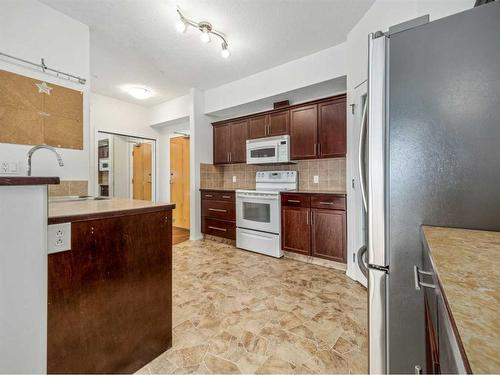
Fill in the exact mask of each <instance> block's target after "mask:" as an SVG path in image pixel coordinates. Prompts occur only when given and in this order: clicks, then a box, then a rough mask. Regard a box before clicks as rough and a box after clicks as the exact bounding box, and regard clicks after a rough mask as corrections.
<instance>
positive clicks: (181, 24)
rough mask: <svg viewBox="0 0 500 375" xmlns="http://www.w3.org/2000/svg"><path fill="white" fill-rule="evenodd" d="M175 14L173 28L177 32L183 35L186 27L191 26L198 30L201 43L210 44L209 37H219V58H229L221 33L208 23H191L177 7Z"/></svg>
mask: <svg viewBox="0 0 500 375" xmlns="http://www.w3.org/2000/svg"><path fill="white" fill-rule="evenodd" d="M177 14H178V16H179V19H178V21H177V22H176V24H175V28H176V29H177V31H178V32H180V33H185V32H186V30H187V28H188V26H192V27H194V28H196V29H198V30H199V31H200V32H201V34H200V40H201V41H202V42H203V43H210V41H211V35H215V36H217V37H219V38H220V39H221V40H222V44H221V47H222V50H221V56H222V57H223V58H225V59H227V58H228V57H229V56H231V53H230V52H229V45H228V43H227V40H226V37H225V35H224V34H223V33H221V32H220V31H217V30H214V29H213V27H212V24H211V23H210V22H206V21H201V22H195V21H192V20H190V19H188V18H186V17H184V15H183V14H182V12H181V10H180V8H179V7H177Z"/></svg>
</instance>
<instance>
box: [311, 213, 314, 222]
mask: <svg viewBox="0 0 500 375" xmlns="http://www.w3.org/2000/svg"><path fill="white" fill-rule="evenodd" d="M311 225H314V211H311Z"/></svg>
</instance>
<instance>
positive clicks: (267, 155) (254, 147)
mask: <svg viewBox="0 0 500 375" xmlns="http://www.w3.org/2000/svg"><path fill="white" fill-rule="evenodd" d="M277 162H278V143H277V142H276V141H267V142H266V141H261V142H255V143H247V164H266V163H277Z"/></svg>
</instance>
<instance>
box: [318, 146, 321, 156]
mask: <svg viewBox="0 0 500 375" xmlns="http://www.w3.org/2000/svg"><path fill="white" fill-rule="evenodd" d="M318 156H321V143H318Z"/></svg>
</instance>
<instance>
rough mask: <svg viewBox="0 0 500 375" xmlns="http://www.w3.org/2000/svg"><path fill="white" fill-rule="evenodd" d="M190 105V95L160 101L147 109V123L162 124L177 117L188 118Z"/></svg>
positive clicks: (175, 119) (177, 118)
mask: <svg viewBox="0 0 500 375" xmlns="http://www.w3.org/2000/svg"><path fill="white" fill-rule="evenodd" d="M190 106H191V95H184V96H180V97H178V98H174V99H172V100H169V101H167V102H165V103H161V104H158V105H155V106H154V107H151V108H150V109H149V120H148V123H149V124H150V125H152V126H155V125H162V124H164V123H169V122H172V121H177V120H179V119H183V118H186V119H187V118H188V117H189V110H190Z"/></svg>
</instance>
